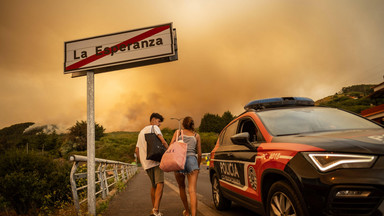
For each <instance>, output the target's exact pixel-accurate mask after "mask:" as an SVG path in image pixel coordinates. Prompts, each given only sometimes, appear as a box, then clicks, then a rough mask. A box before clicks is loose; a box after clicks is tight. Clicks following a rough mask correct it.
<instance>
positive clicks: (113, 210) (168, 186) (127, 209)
mask: <svg viewBox="0 0 384 216" xmlns="http://www.w3.org/2000/svg"><path fill="white" fill-rule="evenodd" d="M197 184H198V186H197V192H198V194H197V197H198V200H199V201H198V202H199V203H198V213H199V214H198V215H202V216H219V215H221V216H232V215H242V216H251V215H252V216H255V213H253V212H251V211H249V210H248V209H246V208H243V207H241V206H239V205H237V204H233V205H232V208H231V209H230V210H228V211H225V212H219V211H217V210H216V209H215V208H214V205H213V201H212V195H211V187H210V182H209V177H208V171H206V169H204V168H202V169H201V171H200V175H199V180H198V183H197ZM151 209H152V203H151V199H150V181H149V178H148V176H147V174H146V172H145V171H144V170H143V169H142V168H139V172H138V173H137V174H136V175H135V176H134V177H132V179H130V180H129V182H128V183H127V187H126V189H125V190H124V191H122V192H120V193H117V194H116V195H115V196H114V197H113V198H112V199H111V201H110V202H109V205H108V209H107V210H106V211H105V213H104V214H103V215H104V216H141V215H149V213H150V211H151ZM183 209H184V208H183V205H182V203H181V200H180V198H179V194H178V187H177V184H176V180H175V179H174V175H173V173H166V174H165V187H164V193H163V198H162V201H161V206H160V211H161V212H162V213H163V214H164V215H165V216H178V215H182V211H183Z"/></svg>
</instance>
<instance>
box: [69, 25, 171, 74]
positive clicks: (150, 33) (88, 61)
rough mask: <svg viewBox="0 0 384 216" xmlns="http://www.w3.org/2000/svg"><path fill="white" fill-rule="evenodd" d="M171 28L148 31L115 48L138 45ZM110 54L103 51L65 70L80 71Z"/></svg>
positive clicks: (160, 27)
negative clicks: (139, 42)
mask: <svg viewBox="0 0 384 216" xmlns="http://www.w3.org/2000/svg"><path fill="white" fill-rule="evenodd" d="M169 28H170V26H169V25H166V26H159V27H156V28H153V29H151V30H148V31H146V32H144V33H142V34H139V35H137V36H135V37H133V38H130V39H128V40H126V41H123V42H121V43H119V44H116V45H115V46H117V47H119V46H120V45H122V44H124V45H126V46H127V45H128V44H133V43H136V42H138V41H141V40H144V39H145V38H148V37H151V36H153V35H155V34H157V33H159V32H162V31H164V30H167V29H169ZM110 54H111V53H108V54H105V52H104V51H103V52H101V53H99V54H98V55H96V54H95V55H92V56H89V57H88V58H85V59H83V60H81V61H78V62H76V63H74V64H72V65H69V66H68V67H66V68H65V70H67V71H69V70H75V69H79V68H81V67H83V66H84V65H87V64H89V63H91V62H94V61H96V60H98V59H100V58H103V57H104V56H107V55H110Z"/></svg>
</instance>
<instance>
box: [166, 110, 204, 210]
mask: <svg viewBox="0 0 384 216" xmlns="http://www.w3.org/2000/svg"><path fill="white" fill-rule="evenodd" d="M194 127H195V123H194V121H193V119H192V118H191V117H189V116H187V117H185V118H184V120H183V128H184V130H183V140H184V142H185V143H187V144H188V150H187V159H186V161H185V167H184V170H181V171H177V172H175V177H176V181H177V184H178V185H179V192H180V198H181V201H182V202H183V205H184V209H185V210H184V211H183V216H189V215H192V216H195V215H196V213H197V198H196V184H197V176H198V175H199V170H200V162H201V140H200V135H199V134H198V133H196V131H195V128H194ZM178 134H179V135H180V131H179V130H176V132H175V133H174V134H173V138H172V140H171V143H174V142H175V141H176V137H177V135H178ZM179 140H181V137H179ZM196 154H197V156H196ZM185 176H187V178H188V192H189V197H190V201H191V211H190V210H189V207H188V200H187V193H186V192H185Z"/></svg>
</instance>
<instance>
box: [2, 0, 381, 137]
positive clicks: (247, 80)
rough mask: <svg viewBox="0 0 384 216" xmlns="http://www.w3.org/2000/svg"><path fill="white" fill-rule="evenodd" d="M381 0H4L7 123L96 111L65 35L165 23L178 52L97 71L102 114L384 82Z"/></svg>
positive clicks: (144, 119) (192, 108)
mask: <svg viewBox="0 0 384 216" xmlns="http://www.w3.org/2000/svg"><path fill="white" fill-rule="evenodd" d="M383 11H384V1H382V0H371V1H367V0H354V1H351V0H338V1H334V0H324V1H318V0H290V1H286V0H242V1H235V0H193V1H174V0H141V1H134V0H109V1H102V0H93V1H87V0H84V1H77V0H76V1H75V0H66V1H52V0H34V1H22V0H12V1H6V0H0V43H1V46H0V98H1V100H0V128H3V127H7V126H10V125H12V124H16V123H21V122H27V121H31V122H36V123H40V124H56V125H58V126H59V127H60V128H62V129H63V130H66V129H67V128H68V127H70V126H72V125H74V124H75V123H76V121H80V120H86V116H87V108H86V104H87V103H86V102H87V101H86V100H87V99H86V77H79V78H71V76H70V75H64V69H63V64H64V42H65V41H71V40H76V39H82V38H88V37H93V36H98V35H105V34H109V33H115V32H121V31H127V30H131V29H137V28H142V27H148V26H154V25H159V24H164V23H169V22H172V23H173V27H174V28H176V29H177V36H178V48H179V60H178V61H175V62H169V63H162V64H157V65H151V66H144V67H138V68H133V69H126V70H119V71H113V72H108V73H103V74H97V75H95V110H96V111H95V115H96V122H97V123H100V124H101V125H103V126H104V127H105V128H106V129H107V131H108V132H111V131H138V130H140V129H141V128H142V127H143V126H144V125H146V124H148V122H149V115H150V114H151V113H152V112H159V113H161V114H162V115H163V116H164V117H165V122H164V124H163V127H170V128H176V127H177V125H178V124H177V121H175V120H171V119H170V118H171V117H177V118H180V117H184V116H187V115H188V116H192V117H193V118H194V119H195V120H196V125H197V126H198V125H199V124H200V120H201V118H202V117H203V115H204V114H205V113H212V114H219V115H221V114H223V113H224V112H225V111H230V112H232V114H234V115H237V114H239V113H241V112H242V111H243V106H244V105H245V104H246V103H247V102H248V101H250V100H253V99H260V98H267V97H281V96H303V97H310V98H312V99H314V100H318V99H321V98H323V97H326V96H328V95H332V94H335V93H336V92H338V91H339V90H340V89H341V88H342V87H345V86H350V85H356V84H378V83H381V82H382V81H383V75H384V13H383Z"/></svg>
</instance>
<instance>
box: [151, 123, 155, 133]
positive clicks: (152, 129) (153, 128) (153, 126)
mask: <svg viewBox="0 0 384 216" xmlns="http://www.w3.org/2000/svg"><path fill="white" fill-rule="evenodd" d="M151 133H155V125H152V128H151Z"/></svg>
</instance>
